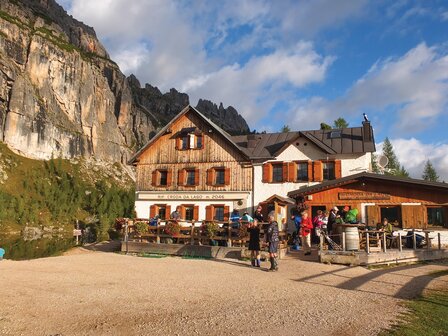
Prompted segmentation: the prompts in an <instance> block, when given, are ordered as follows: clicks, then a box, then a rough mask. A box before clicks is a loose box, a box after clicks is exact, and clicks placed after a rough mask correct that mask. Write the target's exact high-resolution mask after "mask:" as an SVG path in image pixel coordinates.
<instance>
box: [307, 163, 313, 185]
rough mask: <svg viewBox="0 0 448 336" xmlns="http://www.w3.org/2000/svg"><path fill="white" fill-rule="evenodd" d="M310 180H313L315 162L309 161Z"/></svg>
mask: <svg viewBox="0 0 448 336" xmlns="http://www.w3.org/2000/svg"><path fill="white" fill-rule="evenodd" d="M308 181H313V162H312V161H310V160H309V161H308Z"/></svg>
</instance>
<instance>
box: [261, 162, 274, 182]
mask: <svg viewBox="0 0 448 336" xmlns="http://www.w3.org/2000/svg"><path fill="white" fill-rule="evenodd" d="M263 182H264V183H270V182H272V165H271V164H270V163H265V164H264V165H263Z"/></svg>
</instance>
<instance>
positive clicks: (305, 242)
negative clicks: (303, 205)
mask: <svg viewBox="0 0 448 336" xmlns="http://www.w3.org/2000/svg"><path fill="white" fill-rule="evenodd" d="M312 230H313V222H312V221H311V218H310V217H308V211H306V210H305V211H303V212H302V227H301V231H302V232H301V233H302V248H303V250H304V251H305V255H310V254H311V231H312Z"/></svg>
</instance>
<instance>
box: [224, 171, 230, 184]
mask: <svg viewBox="0 0 448 336" xmlns="http://www.w3.org/2000/svg"><path fill="white" fill-rule="evenodd" d="M224 184H225V185H230V168H226V169H225V170H224Z"/></svg>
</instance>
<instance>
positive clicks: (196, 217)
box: [193, 205, 199, 221]
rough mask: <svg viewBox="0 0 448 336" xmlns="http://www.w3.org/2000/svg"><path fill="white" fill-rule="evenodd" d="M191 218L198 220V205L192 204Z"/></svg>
mask: <svg viewBox="0 0 448 336" xmlns="http://www.w3.org/2000/svg"><path fill="white" fill-rule="evenodd" d="M193 219H194V220H195V221H198V220H199V206H198V205H195V206H194V209H193Z"/></svg>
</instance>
